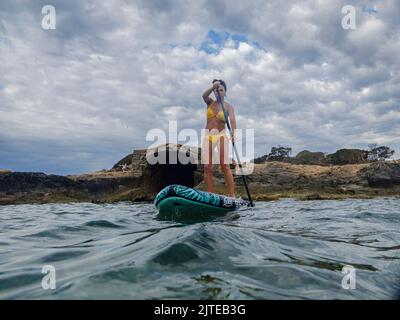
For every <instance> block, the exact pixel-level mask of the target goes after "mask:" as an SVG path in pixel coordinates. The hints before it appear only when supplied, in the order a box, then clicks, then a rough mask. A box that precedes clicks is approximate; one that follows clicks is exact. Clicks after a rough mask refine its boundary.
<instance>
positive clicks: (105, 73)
mask: <svg viewBox="0 0 400 320" xmlns="http://www.w3.org/2000/svg"><path fill="white" fill-rule="evenodd" d="M44 4H46V3H44V2H43V3H41V2H36V3H32V2H30V1H2V3H1V4H0V6H1V10H0V58H1V61H2V64H1V65H0V74H2V77H1V78H0V127H1V130H0V168H9V169H14V170H21V171H30V170H35V171H45V172H52V173H77V172H86V171H93V170H98V169H102V168H109V167H111V166H112V165H113V164H114V163H115V162H116V161H118V160H119V159H120V158H122V157H123V156H125V155H126V154H127V153H129V152H131V150H132V149H133V148H144V147H146V146H147V145H148V144H149V143H148V142H146V141H145V137H146V133H147V131H148V130H150V129H152V128H163V129H166V128H167V126H168V120H174V119H175V120H177V121H178V127H179V128H180V129H183V128H193V129H195V130H198V131H199V132H200V130H201V129H202V128H204V126H205V120H206V119H205V104H204V103H203V101H202V98H201V94H202V93H203V91H204V90H205V89H206V88H208V87H209V86H210V85H211V83H210V82H211V80H212V79H214V78H223V79H224V80H225V81H226V82H227V85H228V92H227V93H228V97H227V100H228V101H229V102H230V103H231V104H232V105H233V106H234V107H235V108H236V115H237V120H238V126H239V127H242V128H246V127H248V128H254V129H255V141H256V146H255V148H256V149H255V151H256V155H262V154H265V153H267V152H269V149H270V148H271V147H272V146H276V145H278V144H281V145H289V146H291V147H293V151H294V153H297V152H299V151H301V150H303V149H309V150H314V151H324V152H333V151H335V150H336V149H338V148H342V147H353V148H354V147H359V148H366V147H367V144H368V143H371V142H376V143H379V144H387V145H389V146H390V147H392V148H393V149H395V150H396V154H395V155H396V156H397V157H398V156H399V154H400V141H399V128H398V120H399V115H400V111H399V100H400V94H399V92H400V90H399V89H400V88H399V83H400V81H399V80H400V72H399V69H400V68H399V66H400V58H399V55H398V52H399V49H400V28H399V23H398V17H399V15H400V9H399V6H398V4H397V2H396V1H394V0H385V1H379V3H376V2H372V1H370V2H367V3H366V2H361V1H360V2H355V4H354V5H355V7H356V13H357V28H356V30H343V29H342V27H341V17H342V14H341V7H342V6H343V5H345V4H347V3H346V1H337V2H329V3H326V2H325V1H324V2H323V3H322V2H321V1H318V0H309V1H296V2H293V3H285V2H280V1H268V2H265V1H256V0H254V1H250V2H235V3H234V5H233V4H232V2H231V1H208V0H202V1H196V2H188V1H183V0H182V1H134V2H130V3H128V2H125V1H122V0H121V1H119V0H115V1H108V2H104V3H102V4H99V3H98V2H94V1H69V2H64V1H53V5H54V6H55V7H56V10H57V29H56V30H49V31H46V30H43V29H41V27H40V21H41V13H40V12H41V6H42V5H44ZM322 4H323V5H322ZM365 5H370V6H371V7H372V6H374V5H376V9H377V12H365V11H363V6H365Z"/></svg>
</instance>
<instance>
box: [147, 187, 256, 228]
mask: <svg viewBox="0 0 400 320" xmlns="http://www.w3.org/2000/svg"><path fill="white" fill-rule="evenodd" d="M154 205H155V206H156V208H157V209H158V217H159V218H162V219H171V220H179V219H184V220H202V219H207V218H209V217H213V216H223V215H225V214H226V213H228V212H231V211H234V210H236V209H238V208H243V207H250V202H249V201H247V200H242V199H235V198H231V197H227V196H223V195H219V194H215V193H211V192H205V191H200V190H196V189H193V188H189V187H185V186H181V185H176V184H175V185H170V186H168V187H165V188H164V189H162V190H161V191H160V192H159V193H158V194H157V196H156V198H155V200H154Z"/></svg>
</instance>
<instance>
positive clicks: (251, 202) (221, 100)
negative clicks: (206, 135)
mask: <svg viewBox="0 0 400 320" xmlns="http://www.w3.org/2000/svg"><path fill="white" fill-rule="evenodd" d="M214 92H215V96H216V98H217V101H218V102H219V103H220V105H221V108H222V111H223V113H224V117H225V122H226V126H227V127H228V130H229V133H230V135H231V140H232V147H233V150H234V151H235V155H236V158H237V162H238V164H239V168H240V174H241V175H242V179H243V184H244V187H245V188H246V192H247V197H248V198H249V202H250V205H251V206H252V207H254V203H253V200H252V199H251V195H250V191H249V188H248V186H247V181H246V177H245V175H244V173H243V167H242V163H241V162H240V158H239V153H238V152H237V150H236V145H235V141H234V139H233V132H232V128H231V124H230V122H229V118H228V115H227V114H226V112H225V107H224V98H223V97H221V96H220V94H219V91H218V88H217V90H215V91H214Z"/></svg>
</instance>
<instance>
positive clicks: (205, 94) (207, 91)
mask: <svg viewBox="0 0 400 320" xmlns="http://www.w3.org/2000/svg"><path fill="white" fill-rule="evenodd" d="M218 86H219V81H215V82H214V83H213V86H212V87H211V88H210V89H207V90H206V91H204V93H203V100H204V102H205V103H207V105H209V104H211V103H212V102H213V101H214V100H213V99H211V98H210V97H209V95H210V94H211V92H213V91H214V90H215V89H216V88H218Z"/></svg>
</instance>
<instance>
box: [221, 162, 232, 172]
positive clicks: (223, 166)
mask: <svg viewBox="0 0 400 320" xmlns="http://www.w3.org/2000/svg"><path fill="white" fill-rule="evenodd" d="M221 170H222V172H223V173H228V172H230V171H231V168H230V167H229V164H227V163H222V164H221Z"/></svg>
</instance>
